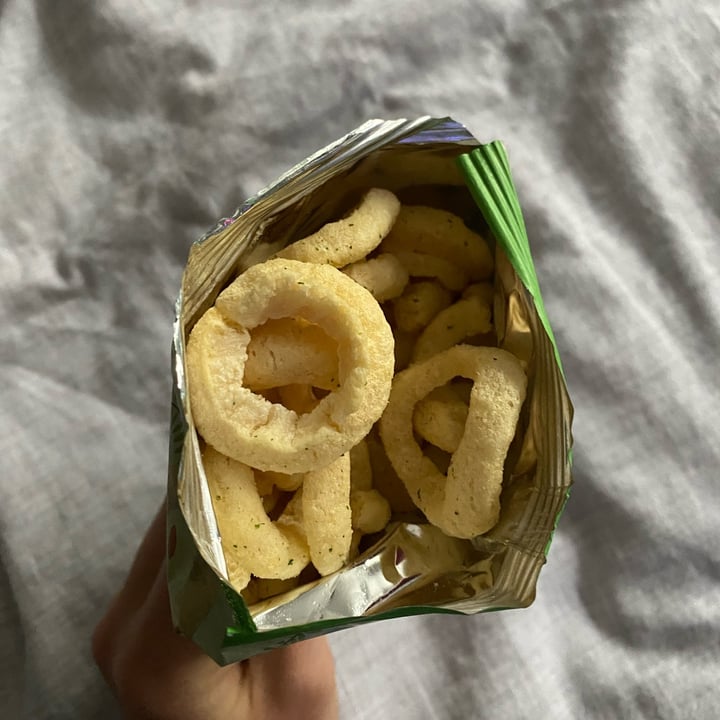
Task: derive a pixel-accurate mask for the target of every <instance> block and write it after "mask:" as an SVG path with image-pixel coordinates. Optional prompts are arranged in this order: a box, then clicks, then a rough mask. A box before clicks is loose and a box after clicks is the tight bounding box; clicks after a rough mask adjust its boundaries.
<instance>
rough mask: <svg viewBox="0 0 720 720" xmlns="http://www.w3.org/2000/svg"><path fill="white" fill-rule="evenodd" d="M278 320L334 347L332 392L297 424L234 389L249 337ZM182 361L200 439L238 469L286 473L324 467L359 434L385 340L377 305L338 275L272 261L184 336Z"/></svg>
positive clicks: (386, 385)
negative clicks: (314, 328)
mask: <svg viewBox="0 0 720 720" xmlns="http://www.w3.org/2000/svg"><path fill="white" fill-rule="evenodd" d="M281 317H301V318H303V319H305V320H308V321H309V322H312V323H316V324H317V325H319V326H320V327H322V328H323V329H324V330H325V331H326V332H327V334H328V335H329V336H330V337H332V338H334V340H335V341H336V342H337V346H338V375H339V385H340V387H339V388H338V389H337V390H335V391H333V392H331V393H329V394H328V395H326V396H325V397H324V398H323V399H322V400H321V401H320V402H319V403H318V405H317V407H315V408H314V409H313V410H312V411H311V412H309V413H306V414H303V415H300V416H298V414H297V413H296V412H293V411H292V410H288V409H287V408H286V407H284V406H283V405H280V404H276V403H271V402H269V401H268V400H266V399H265V398H264V397H262V396H261V395H257V394H255V393H253V392H252V391H251V390H249V389H248V388H247V387H245V386H244V384H243V373H244V366H245V360H246V358H247V345H248V342H249V339H250V333H249V330H251V329H252V328H254V327H257V326H258V325H260V324H262V323H264V322H265V321H266V320H268V319H270V318H281ZM186 363H187V373H188V392H189V395H190V409H191V413H192V416H193V419H194V422H195V425H196V427H197V429H198V431H199V432H200V434H201V435H202V436H203V437H204V438H205V440H206V441H207V442H208V443H210V444H211V445H212V446H213V447H215V448H216V449H217V450H219V451H220V452H221V453H223V454H224V455H227V456H229V457H231V458H234V459H235V460H238V461H239V462H243V463H245V464H246V465H250V466H252V467H255V468H258V469H260V470H274V471H276V472H281V473H286V474H293V473H300V472H308V471H310V470H314V469H317V468H320V467H323V466H325V465H328V464H329V463H331V462H332V461H333V460H335V459H336V458H338V457H339V456H340V455H342V454H343V453H344V452H346V451H348V450H349V449H350V448H351V447H352V446H353V445H355V444H356V443H358V442H359V441H360V440H361V439H362V438H363V437H364V436H365V435H367V433H368V432H369V430H370V428H371V427H372V425H373V423H374V422H375V421H376V420H377V419H378V418H379V417H380V415H381V414H382V412H383V409H384V408H385V405H386V404H387V399H388V396H389V394H390V387H391V383H392V376H393V364H394V340H393V335H392V331H391V329H390V326H389V325H388V323H387V320H386V319H385V316H384V314H383V312H382V310H381V308H380V306H379V305H378V303H377V301H376V300H375V299H374V298H373V297H372V295H371V294H370V293H369V292H368V291H367V290H365V288H363V287H361V286H360V285H358V284H357V283H356V282H355V281H353V280H351V279H350V278H349V277H347V276H346V275H344V274H343V273H342V272H340V270H337V269H336V268H334V267H331V266H329V265H315V264H311V263H304V262H298V261H296V260H286V259H282V258H277V259H273V260H268V261H267V262H264V263H261V264H259V265H253V266H252V267H250V268H248V269H247V270H246V271H245V272H244V273H243V274H242V275H240V276H239V277H238V278H237V279H236V280H235V281H234V282H233V283H232V284H231V285H230V286H229V287H228V288H226V289H225V290H224V291H223V292H222V293H221V294H220V295H219V296H218V298H217V300H216V303H215V308H210V310H208V311H207V312H206V313H205V314H204V315H203V316H202V318H200V320H199V321H198V322H197V323H196V325H195V327H194V328H193V330H192V332H191V333H190V338H189V340H188V343H187V354H186Z"/></svg>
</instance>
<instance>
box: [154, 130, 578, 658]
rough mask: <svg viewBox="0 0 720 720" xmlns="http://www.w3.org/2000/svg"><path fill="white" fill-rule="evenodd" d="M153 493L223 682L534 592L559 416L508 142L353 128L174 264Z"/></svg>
mask: <svg viewBox="0 0 720 720" xmlns="http://www.w3.org/2000/svg"><path fill="white" fill-rule="evenodd" d="M172 371H173V402H172V423H171V433H170V458H169V477H168V518H167V527H168V584H169V590H170V601H171V610H172V617H173V622H174V624H175V627H176V628H177V629H178V630H179V631H180V632H182V633H183V634H184V635H186V636H187V637H189V638H191V639H192V640H193V641H194V642H195V643H197V644H198V645H199V646H200V647H201V648H202V649H203V650H204V651H205V652H206V653H207V654H208V655H210V656H211V657H213V658H214V659H215V660H216V661H217V662H218V663H220V664H227V663H232V662H236V661H239V660H243V659H245V658H248V657H251V656H252V655H255V654H258V653H261V652H264V651H266V650H271V649H273V648H275V647H278V646H281V645H287V644H290V643H293V642H296V641H298V640H303V639H307V638H310V637H314V636H317V635H322V634H325V633H329V632H332V631H334V630H339V629H342V628H347V627H349V626H352V625H356V624H359V623H363V622H372V621H375V620H382V619H386V618H392V617H400V616H404V615H414V614H421V613H440V612H445V613H466V614H472V613H477V612H483V611H488V610H500V609H506V608H519V607H526V606H527V605H529V604H530V603H531V602H532V601H533V599H534V596H535V586H536V582H537V577H538V574H539V572H540V569H541V567H542V565H543V564H544V562H545V558H546V554H547V552H548V549H549V547H550V542H551V539H552V535H553V531H554V529H555V525H556V523H557V520H558V518H559V516H560V514H561V512H562V509H563V507H564V504H565V502H566V500H567V497H568V494H569V488H570V484H571V477H570V461H571V457H570V455H571V446H572V439H571V421H572V406H571V404H570V400H569V397H568V394H567V390H566V386H565V382H564V378H563V374H562V368H561V364H560V358H559V355H558V352H557V348H556V346H555V341H554V339H553V335H552V330H551V328H550V324H549V322H548V318H547V315H546V313H545V310H544V307H543V303H542V297H541V295H540V290H539V286H538V281H537V278H536V275H535V269H534V266H533V262H532V258H531V255H530V248H529V245H528V241H527V237H526V232H525V226H524V223H523V218H522V213H521V211H520V206H519V202H518V199H517V196H516V193H515V189H514V187H513V183H512V179H511V176H510V169H509V165H508V161H507V156H506V154H505V151H504V149H503V147H502V145H501V144H499V143H497V142H495V143H491V144H489V145H480V144H479V143H478V142H477V141H476V140H475V138H473V137H472V136H471V135H470V133H469V132H468V131H467V130H466V129H465V128H464V127H463V126H462V125H459V124H458V123H456V122H455V121H453V120H451V119H449V118H445V119H434V118H428V117H424V118H420V119H418V120H413V121H407V120H394V121H382V120H371V121H369V122H367V123H365V124H364V125H362V126H361V127H359V128H358V129H356V130H354V131H353V132H351V133H349V134H348V135H346V136H345V137H343V138H341V139H340V140H338V141H337V142H335V143H333V144H331V145H329V146H328V147H326V148H324V149H322V150H320V151H319V152H317V153H315V154H314V155H312V156H311V157H310V158H308V159H307V160H305V161H304V162H302V163H301V164H299V165H298V166H296V167H295V168H293V169H292V170H290V171H289V172H288V173H286V174H285V175H283V176H282V177H281V178H280V179H279V180H278V181H277V182H275V183H274V184H273V185H271V186H270V187H268V188H266V189H265V190H262V191H261V192H260V193H258V195H256V196H255V197H253V198H251V199H250V200H248V201H247V202H246V203H245V204H244V205H243V206H242V207H241V208H240V209H238V210H237V212H236V213H235V214H234V215H233V216H232V217H230V218H227V219H224V220H222V221H220V222H219V223H218V224H217V225H216V227H214V228H213V229H212V230H211V231H210V232H208V233H207V234H206V235H205V236H204V237H202V238H201V239H200V240H198V241H197V242H196V243H195V244H194V245H193V246H192V248H191V250H190V254H189V259H188V264H187V267H186V270H185V273H184V276H183V282H182V289H181V292H180V295H179V297H178V300H177V305H176V320H175V326H174V342H173V354H172Z"/></svg>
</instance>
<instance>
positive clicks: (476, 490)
mask: <svg viewBox="0 0 720 720" xmlns="http://www.w3.org/2000/svg"><path fill="white" fill-rule="evenodd" d="M457 376H460V377H464V378H468V379H469V380H471V381H472V382H473V387H472V390H471V391H470V406H469V409H468V417H467V421H466V423H465V431H464V433H463V436H462V439H461V441H460V444H459V445H458V448H457V450H456V451H455V453H453V455H452V459H451V461H450V467H449V468H448V472H447V475H443V474H442V473H441V472H440V471H439V470H438V469H437V467H436V466H435V464H434V463H433V462H432V460H430V458H428V457H426V456H425V455H424V454H423V451H422V449H421V448H420V446H419V445H418V443H417V441H416V439H415V437H414V433H413V412H414V410H415V406H416V405H417V403H418V402H419V401H420V400H421V399H422V398H424V397H425V396H427V395H428V393H430V392H431V391H432V390H433V389H435V388H436V387H440V386H441V385H444V384H445V383H446V382H448V381H449V380H451V379H452V378H454V377H457ZM526 386H527V378H526V376H525V373H524V371H523V369H522V366H521V365H520V362H519V360H518V359H517V358H516V357H515V356H513V355H511V354H510V353H508V352H506V351H504V350H500V349H499V348H488V347H474V346H471V345H456V346H455V347H452V348H450V349H449V350H446V351H445V352H442V353H440V354H439V355H434V356H433V357H431V358H430V359H429V360H426V361H425V362H421V363H417V364H415V365H411V366H410V367H409V368H408V369H407V370H404V371H403V372H401V373H399V374H398V375H396V376H395V380H394V381H393V389H392V393H391V394H390V401H389V402H388V406H387V408H386V409H385V412H384V413H383V416H382V418H381V420H380V434H381V437H382V441H383V445H384V446H385V451H386V453H387V455H388V457H389V458H390V462H391V463H392V465H393V467H394V468H395V471H396V472H397V474H398V475H399V476H400V479H401V480H402V481H403V483H404V484H405V487H406V488H407V490H408V493H409V495H410V497H411V498H412V500H413V502H414V503H415V504H416V505H417V507H419V508H420V509H421V510H422V511H423V512H424V513H425V515H426V517H427V519H428V520H429V521H430V522H431V523H432V524H433V525H435V526H437V527H439V528H440V529H441V530H442V531H443V532H445V533H447V534H448V535H451V536H453V537H459V538H473V537H475V536H477V535H481V534H482V533H484V532H487V531H488V530H489V529H490V528H492V527H493V525H495V523H496V522H497V520H498V516H499V512H500V491H501V489H502V481H503V467H504V463H505V457H506V455H507V451H508V448H509V446H510V443H511V442H512V439H513V437H514V436H515V430H516V427H517V421H518V417H519V414H520V408H521V406H522V404H523V402H524V400H525V391H526Z"/></svg>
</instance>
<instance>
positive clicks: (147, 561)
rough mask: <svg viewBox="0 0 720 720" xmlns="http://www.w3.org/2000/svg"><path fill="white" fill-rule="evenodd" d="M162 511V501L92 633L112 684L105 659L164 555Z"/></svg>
mask: <svg viewBox="0 0 720 720" xmlns="http://www.w3.org/2000/svg"><path fill="white" fill-rule="evenodd" d="M165 512H166V502H165V501H163V503H162V505H161V506H160V508H159V510H158V512H157V513H156V514H155V517H154V519H153V521H152V522H151V524H150V527H149V528H148V530H147V532H146V534H145V537H144V538H143V540H142V542H141V543H140V546H139V548H138V550H137V552H136V554H135V559H134V560H133V564H132V566H131V568H130V571H129V573H128V576H127V578H126V580H125V583H124V585H123V587H122V588H121V590H120V591H119V592H118V593H117V595H116V596H115V597H114V598H113V600H112V601H111V603H110V606H109V607H108V609H107V611H106V612H105V615H104V616H103V617H102V618H101V620H100V622H99V623H98V625H97V627H96V628H95V631H94V632H93V636H92V654H93V657H94V659H95V662H96V664H97V665H98V667H99V668H100V670H101V672H102V673H103V675H104V676H105V679H106V680H107V681H108V683H109V684H110V685H111V686H112V682H111V678H110V675H109V668H108V662H109V658H110V657H111V656H112V655H113V649H114V647H115V643H116V640H117V636H118V633H119V629H120V628H122V627H124V626H125V625H126V623H127V621H128V618H130V617H131V616H132V614H133V613H134V612H135V611H136V610H137V609H138V608H139V607H140V606H141V605H142V604H143V602H144V601H145V600H146V599H147V597H148V595H149V593H150V590H151V588H152V586H153V583H154V582H155V578H156V576H157V574H158V570H159V569H160V567H161V566H162V562H163V558H164V556H165Z"/></svg>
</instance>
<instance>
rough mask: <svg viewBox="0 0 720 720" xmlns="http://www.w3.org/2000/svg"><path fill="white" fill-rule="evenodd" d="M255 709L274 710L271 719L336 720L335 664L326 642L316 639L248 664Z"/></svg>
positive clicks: (258, 658)
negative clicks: (311, 719)
mask: <svg viewBox="0 0 720 720" xmlns="http://www.w3.org/2000/svg"><path fill="white" fill-rule="evenodd" d="M248 680H249V682H250V684H251V693H252V697H253V706H254V707H255V702H257V703H258V707H264V708H269V709H271V711H272V712H274V713H275V715H273V714H268V717H269V718H270V717H273V718H274V717H278V718H280V717H282V718H284V719H286V720H293V719H294V718H297V720H304V719H305V718H313V719H315V720H336V719H337V717H338V701H337V689H336V684H335V662H334V660H333V656H332V652H331V650H330V645H329V643H328V641H327V640H326V638H324V637H321V638H314V639H312V640H305V641H303V642H299V643H295V644H293V645H288V646H287V647H284V648H281V649H279V650H273V651H272V652H269V653H266V654H264V655H259V656H258V657H254V658H251V659H250V660H249V661H248Z"/></svg>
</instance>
